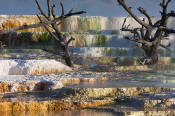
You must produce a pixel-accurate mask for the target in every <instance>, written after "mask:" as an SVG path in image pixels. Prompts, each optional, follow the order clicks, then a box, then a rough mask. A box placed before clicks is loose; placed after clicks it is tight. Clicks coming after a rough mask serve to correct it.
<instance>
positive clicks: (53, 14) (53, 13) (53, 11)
mask: <svg viewBox="0 0 175 116" xmlns="http://www.w3.org/2000/svg"><path fill="white" fill-rule="evenodd" d="M54 9H55V5H52V10H51V12H52V16H53V18H55V17H56V16H55V10H54Z"/></svg>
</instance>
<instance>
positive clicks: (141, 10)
mask: <svg viewBox="0 0 175 116" xmlns="http://www.w3.org/2000/svg"><path fill="white" fill-rule="evenodd" d="M138 10H139V11H140V13H142V14H144V15H145V16H146V17H147V19H148V22H149V25H151V26H152V20H151V17H150V16H149V15H148V13H147V12H146V11H145V10H144V9H143V8H142V7H139V8H138Z"/></svg>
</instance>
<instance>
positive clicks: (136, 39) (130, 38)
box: [125, 37, 153, 46]
mask: <svg viewBox="0 0 175 116" xmlns="http://www.w3.org/2000/svg"><path fill="white" fill-rule="evenodd" d="M125 39H128V40H131V41H135V42H137V43H141V44H145V45H147V46H152V45H153V43H152V42H148V41H145V40H143V39H139V38H132V37H125Z"/></svg>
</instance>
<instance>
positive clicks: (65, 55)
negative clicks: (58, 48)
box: [62, 46, 74, 67]
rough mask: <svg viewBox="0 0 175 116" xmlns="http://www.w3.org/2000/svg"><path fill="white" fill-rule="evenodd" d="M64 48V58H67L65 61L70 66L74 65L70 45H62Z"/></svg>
mask: <svg viewBox="0 0 175 116" xmlns="http://www.w3.org/2000/svg"><path fill="white" fill-rule="evenodd" d="M62 49H63V51H64V56H63V57H64V59H65V62H66V64H67V65H68V66H70V67H74V64H73V62H72V60H71V57H70V54H69V49H68V47H67V46H62Z"/></svg>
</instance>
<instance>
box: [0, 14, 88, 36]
mask: <svg viewBox="0 0 175 116" xmlns="http://www.w3.org/2000/svg"><path fill="white" fill-rule="evenodd" d="M83 13H86V12H85V11H79V12H74V13H69V14H66V15H65V16H64V17H62V16H60V17H57V18H55V19H54V20H50V21H46V22H43V23H38V24H31V25H24V26H18V27H14V28H11V29H7V30H0V34H6V33H9V32H14V31H18V30H23V29H29V28H37V27H41V26H43V24H45V25H48V24H53V23H56V22H57V21H60V20H61V19H63V18H68V17H70V16H73V15H79V14H83Z"/></svg>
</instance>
